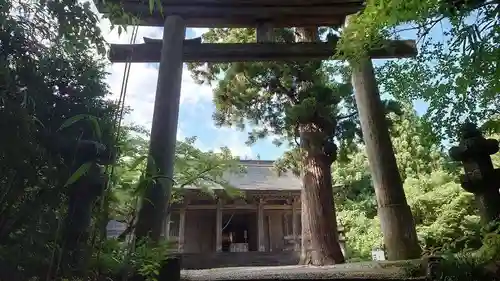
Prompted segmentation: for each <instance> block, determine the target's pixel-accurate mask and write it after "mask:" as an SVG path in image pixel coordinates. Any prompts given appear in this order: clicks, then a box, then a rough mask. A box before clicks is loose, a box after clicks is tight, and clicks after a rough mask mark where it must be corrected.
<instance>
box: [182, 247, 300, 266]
mask: <svg viewBox="0 0 500 281" xmlns="http://www.w3.org/2000/svg"><path fill="white" fill-rule="evenodd" d="M298 263H299V253H298V252H294V251H286V252H283V251H280V252H241V253H237V252H236V253H235V252H219V253H199V254H198V253H197V254H194V253H193V254H188V253H184V254H182V255H181V268H183V269H211V268H225V267H247V266H285V265H296V264H298Z"/></svg>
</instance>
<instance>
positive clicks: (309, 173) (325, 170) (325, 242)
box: [300, 124, 345, 265]
mask: <svg viewBox="0 0 500 281" xmlns="http://www.w3.org/2000/svg"><path fill="white" fill-rule="evenodd" d="M324 139H325V135H324V134H323V133H321V132H319V131H318V130H317V127H316V126H315V125H313V124H309V125H306V126H301V146H302V149H303V152H304V155H303V175H302V176H303V178H302V181H303V186H302V192H301V201H302V202H301V204H302V249H301V255H300V263H301V264H304V265H307V264H311V265H332V264H338V263H343V262H344V261H345V259H344V256H343V254H342V250H341V248H340V244H339V241H338V229H337V218H336V215H335V204H334V201H333V189H332V175H331V165H332V162H333V158H332V155H326V154H325V153H324V149H323V148H324V147H323V143H324Z"/></svg>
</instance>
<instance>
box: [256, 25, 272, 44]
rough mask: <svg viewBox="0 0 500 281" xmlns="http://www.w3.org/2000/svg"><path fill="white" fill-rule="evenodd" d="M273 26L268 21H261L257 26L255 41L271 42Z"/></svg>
mask: <svg viewBox="0 0 500 281" xmlns="http://www.w3.org/2000/svg"><path fill="white" fill-rule="evenodd" d="M272 41H274V40H273V28H272V25H270V24H269V23H262V24H260V25H258V26H257V42H272Z"/></svg>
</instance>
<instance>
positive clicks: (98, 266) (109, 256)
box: [91, 239, 171, 281]
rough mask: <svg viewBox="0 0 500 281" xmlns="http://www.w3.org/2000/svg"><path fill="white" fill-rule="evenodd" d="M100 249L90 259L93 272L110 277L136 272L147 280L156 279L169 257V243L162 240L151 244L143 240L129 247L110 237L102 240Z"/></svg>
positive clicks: (154, 280) (130, 274)
mask: <svg viewBox="0 0 500 281" xmlns="http://www.w3.org/2000/svg"><path fill="white" fill-rule="evenodd" d="M100 249H101V250H100V252H99V253H96V254H95V255H94V256H93V257H92V261H91V263H92V268H93V269H94V270H95V273H94V274H96V275H101V276H108V277H110V278H116V277H122V276H126V277H127V278H130V277H131V276H132V275H133V274H138V275H140V276H142V277H144V279H145V280H147V281H157V280H158V277H159V274H160V269H161V267H162V265H163V264H164V262H165V261H166V260H167V259H168V258H169V255H168V253H169V251H170V250H171V245H170V244H169V243H167V242H164V241H162V242H160V243H158V244H152V243H150V242H147V241H146V240H143V241H142V242H140V243H137V245H135V247H134V248H133V249H131V247H130V245H129V244H127V243H124V242H120V241H118V240H115V239H110V240H106V241H103V243H102V245H101V248H100Z"/></svg>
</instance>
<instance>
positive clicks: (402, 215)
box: [351, 58, 421, 260]
mask: <svg viewBox="0 0 500 281" xmlns="http://www.w3.org/2000/svg"><path fill="white" fill-rule="evenodd" d="M351 67H352V84H353V86H354V92H355V99H356V106H357V108H358V114H359V120H360V123H361V129H362V132H363V140H364V143H365V147H366V154H367V156H368V162H369V164H370V170H371V176H372V181H373V185H374V186H375V194H376V197H377V205H378V216H379V218H380V225H381V228H382V233H383V235H384V243H385V245H386V246H387V249H388V255H389V260H404V259H412V258H418V257H420V252H421V249H420V247H419V245H418V240H417V234H416V230H415V223H414V221H413V216H412V214H411V210H410V207H409V206H408V204H407V201H406V197H405V193H404V190H403V184H402V181H401V176H400V174H399V171H398V166H397V164H396V158H395V157H394V150H393V147H392V142H391V138H390V136H389V130H388V126H387V124H386V120H385V110H384V107H383V105H382V102H381V100H380V94H379V91H378V87H377V82H376V79H375V73H374V70H373V65H372V61H371V59H370V58H365V59H362V60H360V61H357V62H354V63H351Z"/></svg>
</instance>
